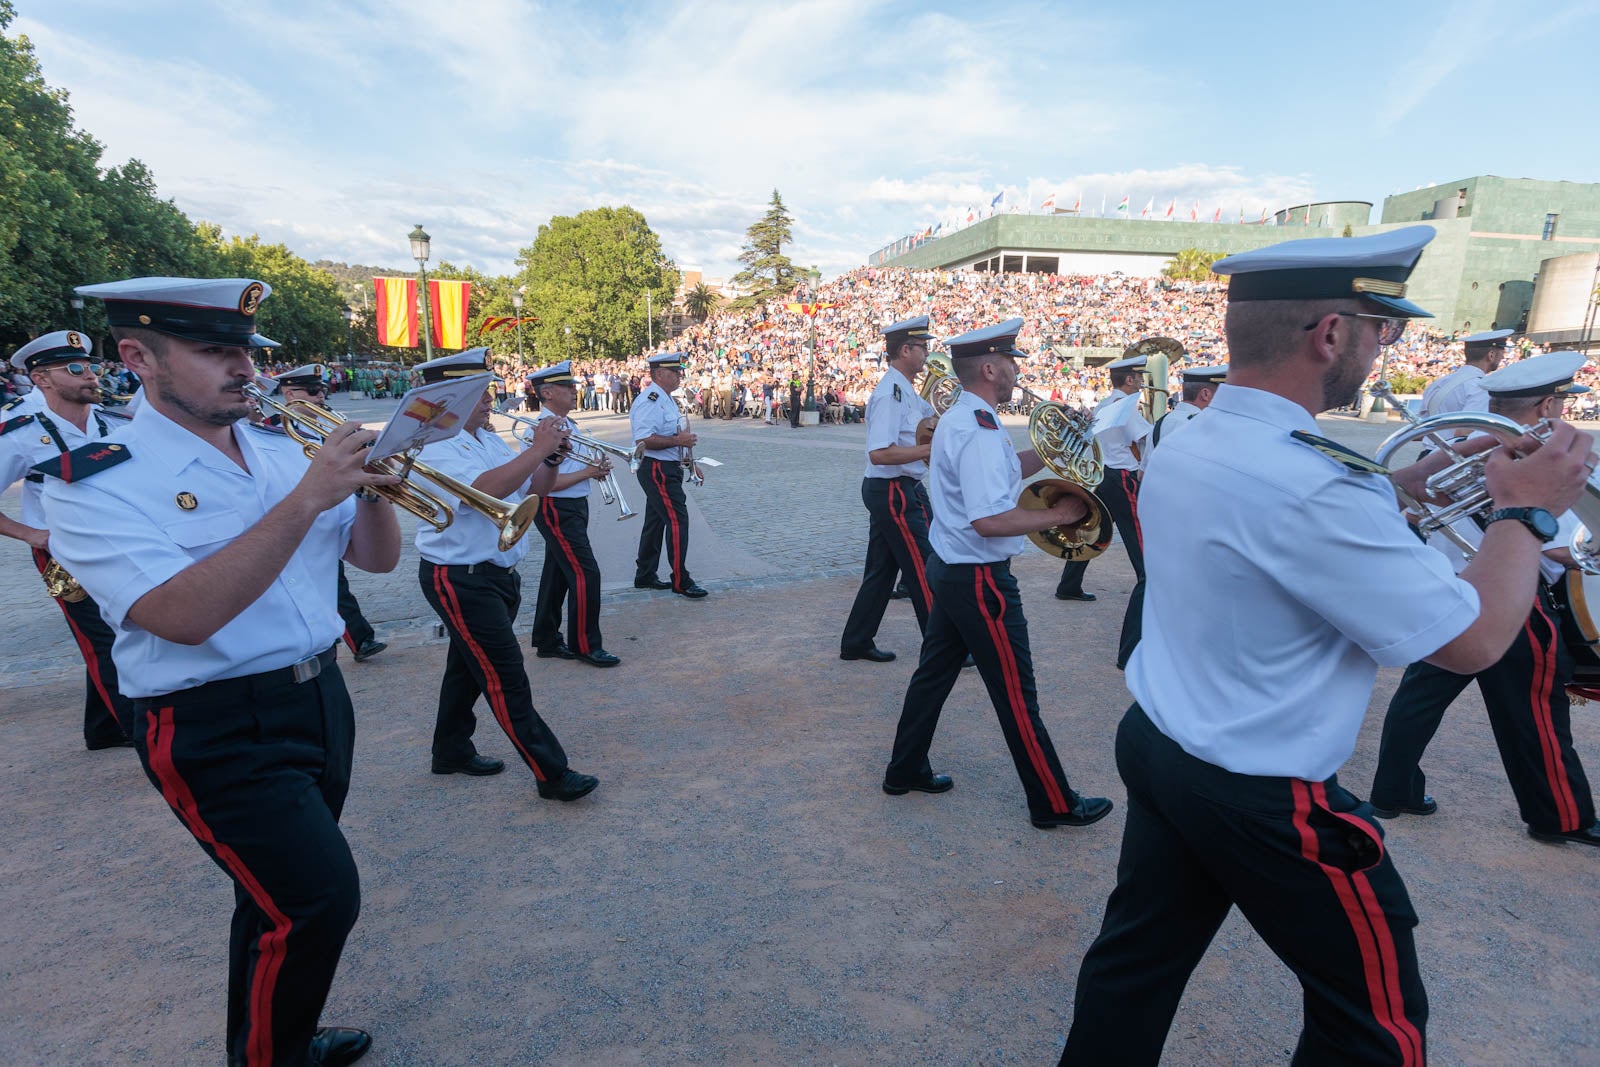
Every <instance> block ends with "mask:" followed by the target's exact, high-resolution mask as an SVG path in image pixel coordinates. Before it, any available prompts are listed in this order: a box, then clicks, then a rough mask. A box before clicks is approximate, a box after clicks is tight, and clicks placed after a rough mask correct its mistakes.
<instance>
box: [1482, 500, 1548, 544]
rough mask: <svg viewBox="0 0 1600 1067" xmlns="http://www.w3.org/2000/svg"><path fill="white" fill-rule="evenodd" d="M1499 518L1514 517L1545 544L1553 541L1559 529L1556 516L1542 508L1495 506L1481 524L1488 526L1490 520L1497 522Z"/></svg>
mask: <svg viewBox="0 0 1600 1067" xmlns="http://www.w3.org/2000/svg"><path fill="white" fill-rule="evenodd" d="M1501 519H1515V520H1516V521H1517V522H1520V523H1522V525H1524V526H1526V527H1527V528H1528V532H1529V533H1531V534H1533V536H1535V537H1537V538H1538V539H1539V540H1541V541H1543V542H1544V543H1545V544H1549V543H1550V542H1551V541H1554V540H1555V539H1556V533H1557V531H1559V530H1560V529H1561V525H1560V524H1559V523H1557V522H1556V517H1555V516H1554V515H1552V514H1550V513H1549V512H1548V511H1546V510H1545V509H1544V508H1497V509H1496V510H1494V511H1491V512H1489V517H1488V518H1486V519H1484V520H1483V524H1484V526H1488V525H1489V524H1490V523H1491V522H1499V521H1500V520H1501Z"/></svg>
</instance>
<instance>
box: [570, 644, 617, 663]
mask: <svg viewBox="0 0 1600 1067" xmlns="http://www.w3.org/2000/svg"><path fill="white" fill-rule="evenodd" d="M578 658H579V659H581V660H583V662H585V663H587V664H590V665H591V666H594V667H615V666H616V665H617V664H619V663H621V662H622V657H620V656H614V655H612V654H611V653H610V652H607V651H606V650H605V649H603V648H597V649H595V650H594V651H593V652H591V653H589V654H588V655H587V656H579V657H578Z"/></svg>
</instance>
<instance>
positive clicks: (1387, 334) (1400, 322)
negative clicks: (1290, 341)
mask: <svg viewBox="0 0 1600 1067" xmlns="http://www.w3.org/2000/svg"><path fill="white" fill-rule="evenodd" d="M1332 314H1334V315H1338V316H1340V317H1341V318H1346V319H1371V320H1372V321H1374V322H1376V323H1377V324H1378V344H1379V345H1383V346H1387V345H1392V344H1394V343H1395V342H1396V341H1398V340H1400V337H1401V335H1402V334H1404V333H1405V332H1406V321H1407V320H1405V319H1400V318H1395V317H1394V316H1393V315H1371V314H1368V313H1367V312H1365V311H1335V312H1332ZM1321 321H1322V320H1321V319H1318V320H1317V322H1321ZM1316 328H1317V323H1316V322H1313V323H1312V324H1311V325H1309V326H1307V327H1306V329H1307V330H1314V329H1316Z"/></svg>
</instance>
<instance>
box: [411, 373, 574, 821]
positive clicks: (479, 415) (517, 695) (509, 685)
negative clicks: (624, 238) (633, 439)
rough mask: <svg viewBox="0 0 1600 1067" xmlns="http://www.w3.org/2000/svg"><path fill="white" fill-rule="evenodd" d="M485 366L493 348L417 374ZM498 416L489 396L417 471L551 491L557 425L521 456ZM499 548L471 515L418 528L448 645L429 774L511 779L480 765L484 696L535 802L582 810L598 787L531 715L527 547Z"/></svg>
mask: <svg viewBox="0 0 1600 1067" xmlns="http://www.w3.org/2000/svg"><path fill="white" fill-rule="evenodd" d="M488 356H489V350H488V349H487V348H470V349H468V350H467V351H465V352H458V353H456V354H455V355H453V356H441V357H439V358H438V359H433V360H429V361H428V362H426V363H423V364H421V365H420V366H419V367H418V368H417V370H418V371H420V372H421V374H422V380H423V382H424V383H432V382H441V381H444V380H446V379H448V378H460V377H466V376H469V375H473V374H482V373H484V372H485V371H486V370H488ZM493 409H494V394H493V391H492V390H488V389H486V390H484V393H483V396H482V397H481V398H480V399H479V401H478V406H477V407H476V408H474V409H473V411H472V415H471V416H470V417H469V418H468V419H467V423H466V426H465V428H464V429H463V430H462V431H461V433H459V434H457V435H456V436H454V437H451V438H449V439H447V440H444V441H435V442H433V443H432V444H430V445H427V446H425V447H424V448H423V449H422V451H421V452H420V453H419V454H418V456H417V461H418V462H419V463H422V464H424V465H425V466H428V467H430V468H432V469H433V470H436V471H439V472H440V473H442V474H446V475H448V476H450V477H452V478H455V479H456V480H457V481H461V482H465V483H467V484H469V485H471V486H472V487H473V488H474V489H477V490H480V491H481V492H484V493H487V494H489V495H490V496H492V497H498V498H501V499H505V500H510V501H513V502H515V501H520V500H522V499H523V498H524V497H525V496H526V495H527V494H528V493H541V492H545V491H547V490H548V489H549V488H550V486H551V485H552V484H554V482H555V478H556V466H557V465H559V464H560V459H559V457H558V456H557V452H558V451H559V449H560V448H561V446H562V444H563V441H564V437H563V433H562V426H561V423H560V422H559V421H556V420H546V421H545V422H543V423H541V424H540V425H539V426H538V427H537V428H536V429H535V431H534V435H533V441H532V443H531V444H529V445H528V447H527V448H526V449H525V450H523V451H522V452H521V453H517V452H514V451H513V450H512V448H511V446H510V445H508V444H506V443H505V442H504V441H503V440H501V439H500V436H499V435H498V434H496V433H495V432H494V431H493V430H491V429H490V428H489V425H488V423H489V415H490V413H491V412H492V411H493ZM551 460H555V465H552V464H551V462H550V461H551ZM498 538H499V533H498V531H497V530H496V529H495V526H494V524H493V523H492V522H490V521H489V519H488V517H487V516H485V515H482V514H479V513H478V512H476V511H474V510H472V509H470V508H465V507H463V508H458V509H456V513H455V521H454V522H452V523H451V524H450V525H449V526H448V527H446V528H445V529H444V530H435V529H434V528H433V527H432V526H430V525H429V524H427V523H418V524H417V536H416V545H417V551H418V553H420V554H421V556H422V559H421V560H420V561H419V563H418V578H419V580H420V581H421V583H422V595H423V596H424V597H426V598H427V601H428V605H429V606H430V607H432V608H433V610H434V611H435V612H437V613H438V615H439V619H440V621H441V622H443V623H444V626H445V630H446V631H447V632H448V633H449V635H450V649H449V652H448V653H446V656H445V667H444V678H443V680H442V681H441V682H440V684H439V711H438V717H437V719H436V721H435V724H434V730H433V773H434V774H470V775H489V774H499V773H500V772H501V771H502V770H504V769H505V764H504V763H503V762H501V761H500V760H497V759H490V758H488V757H486V756H480V755H478V752H477V749H476V748H474V747H473V744H472V733H473V731H474V730H475V729H476V728H477V724H478V720H477V717H476V716H475V715H474V714H473V713H472V706H473V705H474V704H476V703H477V702H478V697H479V696H482V697H483V698H484V699H486V700H487V701H488V702H489V709H490V711H491V712H493V714H494V717H495V721H496V722H498V723H499V724H500V728H501V729H502V730H504V731H505V733H506V736H507V737H508V738H510V739H511V743H512V745H513V746H514V747H515V748H516V750H517V755H518V756H520V757H521V758H522V761H523V762H524V763H526V764H527V765H528V769H529V770H530V771H532V772H533V776H534V778H535V779H536V781H537V782H538V791H539V795H540V796H541V797H544V798H545V799H546V800H563V801H567V800H577V799H578V798H579V797H583V796H587V795H588V794H589V793H590V792H591V791H592V790H593V789H594V787H595V786H597V785H599V784H600V781H599V779H597V778H595V777H593V776H592V775H587V774H579V773H578V772H577V771H575V770H573V769H572V768H571V767H570V766H568V765H567V754H566V751H565V750H564V749H562V747H561V742H560V741H558V740H557V739H556V735H555V734H554V733H553V732H552V731H551V729H550V727H549V726H547V725H545V721H544V719H542V718H540V716H539V713H538V712H537V711H536V710H534V706H533V693H532V690H531V688H530V687H529V685H528V672H527V669H526V668H525V667H524V666H523V661H522V649H521V647H520V646H519V645H518V643H517V634H516V630H515V625H516V620H517V610H518V608H520V607H521V605H522V575H520V574H519V573H518V572H517V563H518V562H519V561H520V560H521V559H522V557H523V556H525V555H526V554H527V552H528V544H527V541H525V540H524V541H519V542H517V543H516V544H515V545H513V546H511V547H510V548H509V549H506V550H504V551H501V550H500V549H499V547H498Z"/></svg>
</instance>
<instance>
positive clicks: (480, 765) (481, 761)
mask: <svg viewBox="0 0 1600 1067" xmlns="http://www.w3.org/2000/svg"><path fill="white" fill-rule="evenodd" d="M505 769H506V765H505V763H504V762H503V761H501V760H497V759H490V758H489V757H488V756H480V755H478V754H477V753H473V754H472V755H471V756H469V757H468V758H467V759H464V760H460V761H458V762H455V763H446V762H444V761H443V760H434V761H433V773H434V774H470V775H473V776H474V777H478V778H482V777H484V776H485V775H490V774H499V773H500V772H501V771H503V770H505Z"/></svg>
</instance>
